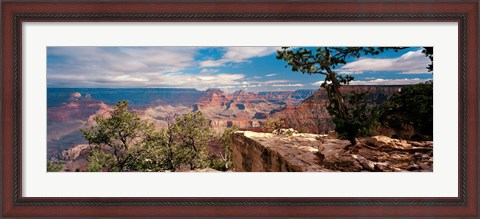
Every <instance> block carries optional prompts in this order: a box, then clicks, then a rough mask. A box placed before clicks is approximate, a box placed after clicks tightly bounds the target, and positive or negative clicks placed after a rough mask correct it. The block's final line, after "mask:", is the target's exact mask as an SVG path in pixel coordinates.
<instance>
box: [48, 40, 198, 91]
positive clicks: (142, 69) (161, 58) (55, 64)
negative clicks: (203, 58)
mask: <svg viewBox="0 0 480 219" xmlns="http://www.w3.org/2000/svg"><path fill="white" fill-rule="evenodd" d="M196 52H197V48H195V47H49V48H48V56H49V60H48V66H47V78H48V83H49V85H53V86H63V87H79V86H93V87H95V86H101V84H105V83H110V84H112V86H117V87H130V86H135V85H137V86H138V85H143V84H145V82H150V81H154V80H155V79H156V78H158V77H159V75H162V74H167V73H172V72H179V71H182V70H185V69H187V68H191V67H193V65H194V64H195V62H194V61H195V59H194V57H195V54H196Z"/></svg>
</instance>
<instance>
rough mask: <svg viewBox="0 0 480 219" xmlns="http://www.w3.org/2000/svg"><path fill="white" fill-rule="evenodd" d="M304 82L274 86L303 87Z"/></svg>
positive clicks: (273, 85) (276, 85)
mask: <svg viewBox="0 0 480 219" xmlns="http://www.w3.org/2000/svg"><path fill="white" fill-rule="evenodd" d="M303 86H304V85H303V84H272V87H303Z"/></svg>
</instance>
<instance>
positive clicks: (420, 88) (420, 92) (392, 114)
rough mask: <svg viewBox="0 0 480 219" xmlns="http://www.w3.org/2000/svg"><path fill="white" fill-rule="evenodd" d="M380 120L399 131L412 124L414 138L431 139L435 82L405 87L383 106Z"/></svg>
mask: <svg viewBox="0 0 480 219" xmlns="http://www.w3.org/2000/svg"><path fill="white" fill-rule="evenodd" d="M380 121H381V122H382V124H384V125H386V126H388V127H391V128H393V129H394V130H396V131H397V132H400V131H402V130H403V129H404V128H405V127H406V126H412V127H413V128H414V131H415V136H414V140H431V138H432V135H433V82H432V81H429V82H426V83H421V84H416V85H410V86H405V87H403V88H402V89H401V91H400V92H399V93H397V94H395V95H393V96H392V97H391V98H390V99H389V100H388V101H387V102H386V103H385V104H384V105H383V106H382V113H381V115H380ZM415 138H416V139H415Z"/></svg>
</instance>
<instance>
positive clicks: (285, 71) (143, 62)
mask: <svg viewBox="0 0 480 219" xmlns="http://www.w3.org/2000/svg"><path fill="white" fill-rule="evenodd" d="M278 49H280V47H85V46H81V47H48V48H47V87H49V88H53V87H57V88H60V87H64V88H137V87H138V88H151V87H169V88H172V87H173V88H196V89H199V90H206V89H208V88H220V89H222V90H225V91H227V92H233V91H237V90H245V91H266V90H300V89H318V88H319V86H320V84H321V83H322V82H323V79H324V76H323V75H308V74H302V73H300V72H292V71H291V68H290V67H287V68H285V65H286V62H285V61H283V60H277V59H276V58H275V56H276V54H277V52H276V51H277V50H278ZM310 49H314V48H310ZM428 64H430V60H429V58H428V57H426V56H425V54H423V53H422V48H421V47H410V48H407V49H403V50H400V51H398V52H395V51H393V50H388V51H386V52H383V53H380V54H379V55H375V56H372V55H364V56H361V57H360V58H350V59H348V60H347V64H345V65H341V66H339V67H337V68H336V69H335V70H336V71H337V72H338V73H340V74H349V75H352V76H354V78H355V79H354V81H352V82H351V84H358V85H369V84H378V85H382V84H383V85H399V84H400V85H404V84H417V83H421V82H424V81H426V80H431V79H432V77H433V75H432V72H428V70H427V68H426V67H427V66H428Z"/></svg>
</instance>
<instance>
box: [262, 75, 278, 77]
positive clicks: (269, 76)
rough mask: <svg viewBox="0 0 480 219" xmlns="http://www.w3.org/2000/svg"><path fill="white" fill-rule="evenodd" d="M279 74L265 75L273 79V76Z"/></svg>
mask: <svg viewBox="0 0 480 219" xmlns="http://www.w3.org/2000/svg"><path fill="white" fill-rule="evenodd" d="M275 75H277V74H268V75H265V76H266V77H272V76H275Z"/></svg>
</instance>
